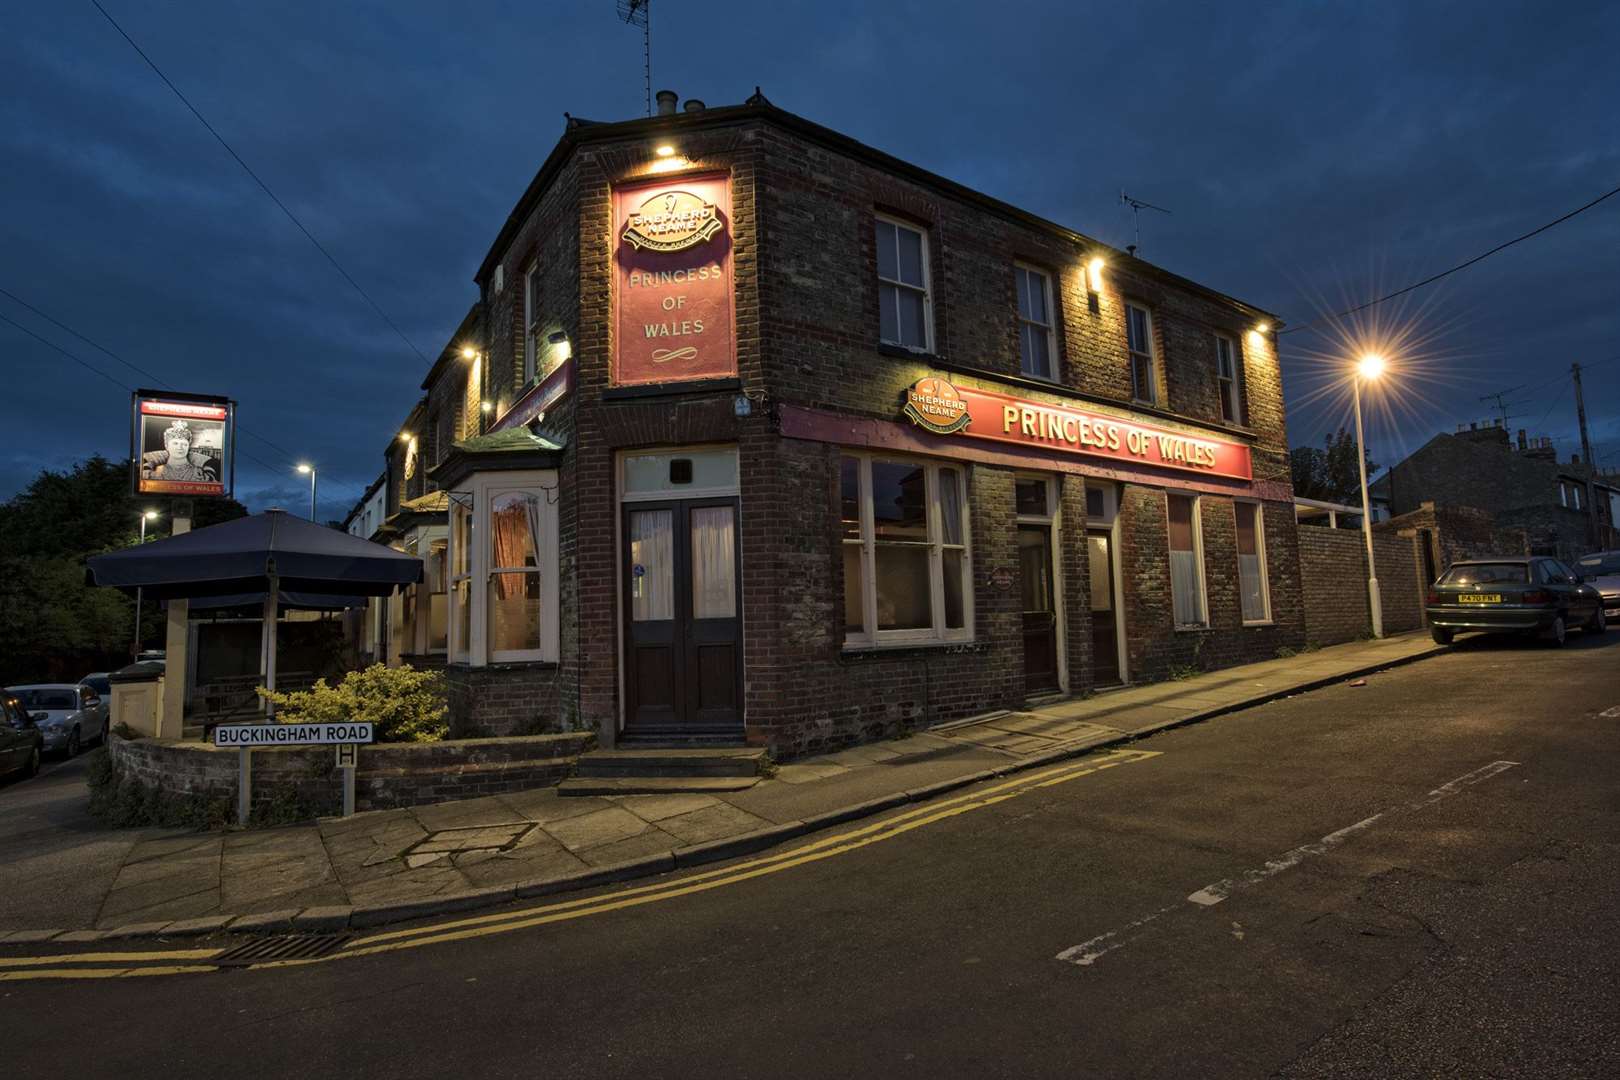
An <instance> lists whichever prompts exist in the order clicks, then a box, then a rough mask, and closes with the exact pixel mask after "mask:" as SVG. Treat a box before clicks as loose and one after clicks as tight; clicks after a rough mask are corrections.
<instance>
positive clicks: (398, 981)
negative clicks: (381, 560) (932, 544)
mask: <svg viewBox="0 0 1620 1080" xmlns="http://www.w3.org/2000/svg"><path fill="white" fill-rule="evenodd" d="M1617 670H1620V631H1611V632H1610V633H1609V634H1607V635H1605V636H1604V637H1602V638H1599V637H1588V636H1586V635H1577V636H1573V637H1572V638H1571V640H1570V642H1569V644H1568V645H1566V646H1565V647H1564V648H1563V649H1556V650H1555V649H1548V648H1545V647H1538V646H1535V645H1532V644H1526V643H1522V642H1512V641H1491V640H1477V641H1476V640H1468V639H1465V640H1464V642H1463V643H1462V644H1461V645H1460V646H1459V647H1457V648H1454V649H1452V650H1449V651H1448V652H1446V653H1444V654H1442V655H1439V656H1436V657H1434V658H1432V659H1429V660H1426V661H1424V662H1423V663H1421V664H1415V665H1410V666H1404V667H1396V668H1394V669H1391V670H1386V671H1382V672H1380V673H1377V674H1374V675H1370V676H1368V677H1366V680H1365V684H1364V685H1360V686H1358V685H1354V683H1355V682H1356V681H1357V680H1344V679H1340V680H1337V681H1336V682H1334V683H1332V684H1330V685H1328V686H1325V687H1323V688H1321V689H1319V690H1317V691H1315V692H1313V693H1310V694H1299V695H1294V696H1288V697H1285V698H1282V699H1279V700H1274V701H1271V702H1270V703H1267V704H1263V705H1259V706H1256V707H1252V708H1247V709H1243V710H1241V711H1238V712H1235V713H1232V714H1230V715H1227V716H1225V717H1223V718H1222V719H1221V720H1220V722H1218V723H1209V724H1189V725H1183V726H1181V727H1179V728H1177V729H1175V730H1169V731H1163V732H1161V733H1160V734H1157V735H1155V736H1154V737H1153V738H1151V739H1146V740H1141V741H1137V742H1132V743H1128V744H1125V745H1123V746H1120V747H1117V748H1115V749H1113V750H1108V751H1102V752H1096V753H1091V754H1087V755H1083V756H1080V757H1077V758H1073V759H1070V760H1063V761H1055V762H1053V763H1051V764H1048V765H1045V766H1042V767H1040V768H1035V769H1029V770H1024V771H1021V772H1016V773H1012V774H1009V775H1006V776H1002V777H997V778H993V779H990V780H986V781H982V782H979V783H976V784H973V785H970V786H969V787H966V788H963V789H961V790H959V791H956V792H953V793H951V794H948V795H943V796H937V797H935V798H933V799H930V800H927V801H924V802H918V803H914V804H904V805H900V806H896V807H893V808H891V809H890V810H887V811H885V812H883V813H881V814H878V815H875V816H873V817H871V818H868V819H862V820H860V821H852V822H849V823H846V824H844V825H842V826H837V827H834V828H831V829H829V830H826V831H825V832H823V833H819V834H817V835H814V836H806V837H803V838H801V839H800V840H798V841H796V842H794V843H792V844H788V845H785V846H783V847H780V848H776V849H772V850H770V851H767V852H759V853H755V854H753V855H750V856H747V857H744V858H741V859H737V860H731V861H728V862H724V863H715V864H711V865H707V866H703V867H698V868H694V869H692V870H686V871H683V870H680V869H679V868H677V869H676V870H675V871H674V872H672V873H668V874H665V875H662V876H660V877H659V878H657V879H653V880H649V881H644V882H635V883H626V884H622V885H618V886H614V887H610V888H605V889H598V890H592V891H590V892H581V893H574V894H570V895H569V896H567V897H553V898H549V899H546V900H537V901H515V902H510V903H508V904H506V905H503V906H501V907H498V908H494V909H490V910H488V911H484V912H479V913H477V914H476V915H463V916H451V917H448V918H446V917H439V918H435V919H430V920H418V921H415V922H411V923H402V924H397V925H395V926H391V927H389V928H387V929H385V930H375V931H359V932H355V933H354V934H353V935H352V936H351V937H349V938H339V939H334V940H338V941H339V942H340V944H339V945H338V947H337V951H335V952H333V953H330V954H328V955H327V956H325V957H324V958H320V959H317V960H315V961H312V962H306V963H296V964H294V965H285V964H283V965H280V966H275V965H264V964H261V965H258V966H253V967H248V968H222V967H220V966H219V965H218V964H217V963H215V961H216V960H223V959H225V957H224V955H223V950H226V949H235V948H238V947H239V946H240V945H241V943H243V942H246V943H249V944H253V945H258V944H260V943H263V944H269V943H271V942H273V941H275V940H276V939H272V938H247V937H244V936H242V935H232V934H221V935H217V936H215V937H211V938H198V939H190V940H188V941H185V942H172V941H152V942H141V943H139V944H137V945H135V946H134V947H133V949H131V951H128V952H124V951H120V949H121V947H120V946H117V945H105V944H102V945H90V946H84V947H82V948H75V947H73V946H71V945H56V944H55V943H51V944H48V945H43V946H41V945H37V944H30V943H24V944H20V945H13V944H10V943H3V944H0V1015H4V1016H5V1017H6V1021H7V1034H6V1065H7V1070H8V1073H7V1075H8V1076H16V1077H18V1078H19V1080H27V1078H32V1077H36V1076H38V1077H55V1076H70V1075H103V1074H116V1075H119V1076H121V1077H128V1078H130V1080H144V1078H146V1077H153V1078H159V1077H161V1078H163V1080H186V1078H189V1077H213V1076H218V1075H219V1074H220V1072H221V1070H222V1069H229V1070H230V1071H231V1072H232V1073H233V1074H234V1075H237V1076H240V1077H242V1078H243V1080H261V1078H270V1077H279V1076H286V1075H291V1074H295V1073H296V1074H299V1075H305V1074H309V1075H358V1076H389V1077H396V1078H399V1080H409V1078H414V1077H440V1076H447V1075H458V1076H459V1075H477V1076H488V1077H519V1076H532V1075H534V1074H535V1073H536V1072H538V1071H543V1072H544V1073H545V1074H546V1075H547V1076H555V1077H559V1078H569V1077H590V1078H593V1080H595V1078H612V1077H635V1078H637V1080H643V1078H651V1077H684V1076H694V1077H697V1076H701V1077H705V1078H729V1077H772V1078H776V1080H789V1078H795V1077H825V1076H848V1077H866V1076H872V1077H884V1078H889V1077H897V1076H917V1077H957V1076H961V1077H973V1078H979V1077H1002V1076H1005V1077H1020V1078H1022V1077H1047V1076H1051V1077H1059V1076H1061V1077H1064V1078H1066V1080H1087V1078H1091V1077H1099V1078H1102V1077H1109V1078H1111V1077H1176V1078H1179V1077H1186V1076H1220V1077H1227V1076H1232V1077H1249V1076H1254V1077H1262V1076H1279V1077H1286V1078H1300V1080H1308V1078H1340V1077H1343V1078H1362V1077H1368V1076H1378V1077H1420V1076H1421V1077H1430V1076H1457V1077H1477V1076H1492V1077H1531V1078H1536V1080H1541V1078H1546V1077H1588V1076H1591V1077H1598V1076H1616V1075H1620V802H1616V798H1615V793H1616V786H1615V778H1614V771H1613V762H1614V754H1615V746H1616V739H1617V737H1620V682H1617V680H1616V679H1615V677H1614V675H1615V672H1616V671H1617ZM864 771H870V770H863V769H862V768H859V767H857V768H855V769H852V770H851V773H852V774H854V775H860V774H862V773H863V772H864ZM818 782H822V781H810V782H809V785H808V786H813V785H814V784H815V783H818ZM834 782H836V780H835V781H834ZM804 786H807V785H801V787H804ZM306 940H308V939H306ZM51 954H54V955H51ZM165 972H167V974H165ZM131 976H142V977H140V978H138V979H137V980H136V981H135V982H133V983H131V982H129V981H128V978H129V977H131ZM22 980H28V981H22ZM91 1025H93V1028H92V1026H91ZM90 1030H93V1031H94V1035H93V1037H87V1032H89V1031H90Z"/></svg>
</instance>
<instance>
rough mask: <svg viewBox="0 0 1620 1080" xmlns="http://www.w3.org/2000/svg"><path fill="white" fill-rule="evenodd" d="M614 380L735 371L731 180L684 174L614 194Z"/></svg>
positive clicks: (717, 374) (669, 379)
mask: <svg viewBox="0 0 1620 1080" xmlns="http://www.w3.org/2000/svg"><path fill="white" fill-rule="evenodd" d="M613 237H614V240H613V249H614V254H613V267H614V273H613V291H614V320H615V321H614V336H613V353H614V356H613V381H614V382H615V383H618V384H620V385H635V384H638V383H663V382H679V381H681V380H684V379H718V378H728V377H730V376H734V375H736V374H737V349H736V336H735V333H734V332H733V324H734V319H733V315H732V279H731V247H732V240H731V185H730V181H729V180H728V179H727V178H726V177H725V176H696V177H694V176H683V177H679V178H676V179H670V180H659V181H656V182H651V183H638V184H629V185H626V186H624V187H620V188H616V189H614V192H613Z"/></svg>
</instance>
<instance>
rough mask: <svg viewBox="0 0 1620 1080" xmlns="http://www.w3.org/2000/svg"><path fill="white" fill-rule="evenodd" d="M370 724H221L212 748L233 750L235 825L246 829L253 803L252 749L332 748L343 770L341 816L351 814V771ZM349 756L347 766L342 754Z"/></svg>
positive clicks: (369, 732) (367, 739)
mask: <svg viewBox="0 0 1620 1080" xmlns="http://www.w3.org/2000/svg"><path fill="white" fill-rule="evenodd" d="M373 737H374V732H373V729H372V726H371V725H370V724H362V723H354V724H221V725H219V726H218V727H216V728H215V729H214V745H215V746H218V747H235V748H236V770H237V772H236V823H237V824H238V825H246V824H247V823H248V815H249V812H250V810H251V809H252V802H253V748H254V747H256V746H336V747H337V748H338V767H339V768H341V769H343V814H344V816H345V817H347V816H348V815H350V814H352V813H354V770H355V764H356V763H357V761H358V759H359V756H360V754H359V749H360V747H361V746H362V745H364V744H365V743H369V742H371V741H373ZM345 750H347V751H348V752H349V761H348V764H347V765H345V763H344V751H345Z"/></svg>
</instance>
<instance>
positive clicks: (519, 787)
mask: <svg viewBox="0 0 1620 1080" xmlns="http://www.w3.org/2000/svg"><path fill="white" fill-rule="evenodd" d="M593 741H594V737H593V736H592V735H590V734H588V733H584V732H574V733H569V734H563V735H528V736H522V737H516V738H505V739H451V740H447V741H445V742H437V743H381V744H377V745H374V746H367V747H363V748H361V751H360V765H359V771H358V773H357V774H356V776H355V808H356V809H359V810H386V809H392V808H394V807H400V806H420V805H423V804H425V803H436V802H443V801H445V800H448V799H469V798H474V797H476V796H479V795H499V794H502V793H505V792H512V791H527V790H529V789H530V788H539V787H550V786H552V785H554V784H556V783H557V782H558V781H560V780H562V779H564V778H566V777H567V776H568V775H569V774H570V773H571V772H572V771H573V767H574V761H575V760H576V759H577V758H578V757H579V755H580V754H582V753H584V752H585V751H587V750H589V749H590V748H591V745H592V743H593ZM108 749H109V751H110V752H111V754H112V761H113V769H114V771H115V772H116V773H117V775H118V778H119V782H120V783H124V782H126V781H128V780H139V781H140V782H141V783H142V784H144V785H146V786H147V787H148V788H158V789H161V790H162V791H163V792H165V793H166V794H169V795H197V796H201V797H203V798H207V799H226V800H229V801H230V802H231V804H232V805H234V804H235V801H236V768H237V751H235V750H220V749H216V748H214V747H213V746H212V745H210V744H208V743H200V742H190V741H184V740H179V739H134V740H129V739H121V738H119V737H117V736H116V735H114V736H113V737H112V738H110V739H109V740H108ZM335 757H336V755H335V752H334V751H333V749H332V747H330V746H318V747H276V748H273V749H269V748H267V749H256V750H254V751H253V806H254V810H255V812H258V813H262V812H264V811H266V810H267V809H269V808H270V807H272V806H275V805H277V804H278V803H279V804H280V805H283V806H285V805H286V804H287V802H288V801H289V800H293V799H296V800H297V803H298V805H300V806H304V807H308V808H310V809H311V810H312V812H313V813H315V814H329V813H331V814H335V813H339V812H340V811H341V810H342V806H343V777H342V775H341V774H340V773H339V771H338V769H337V768H336V767H335V764H334V759H335Z"/></svg>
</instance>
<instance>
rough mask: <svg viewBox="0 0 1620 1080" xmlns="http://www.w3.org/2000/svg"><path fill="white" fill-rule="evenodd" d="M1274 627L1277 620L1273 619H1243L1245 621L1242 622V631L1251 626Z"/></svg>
mask: <svg viewBox="0 0 1620 1080" xmlns="http://www.w3.org/2000/svg"><path fill="white" fill-rule="evenodd" d="M1276 625H1277V620H1275V619H1245V620H1243V627H1244V629H1248V628H1249V627H1251V626H1253V627H1265V626H1276Z"/></svg>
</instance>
